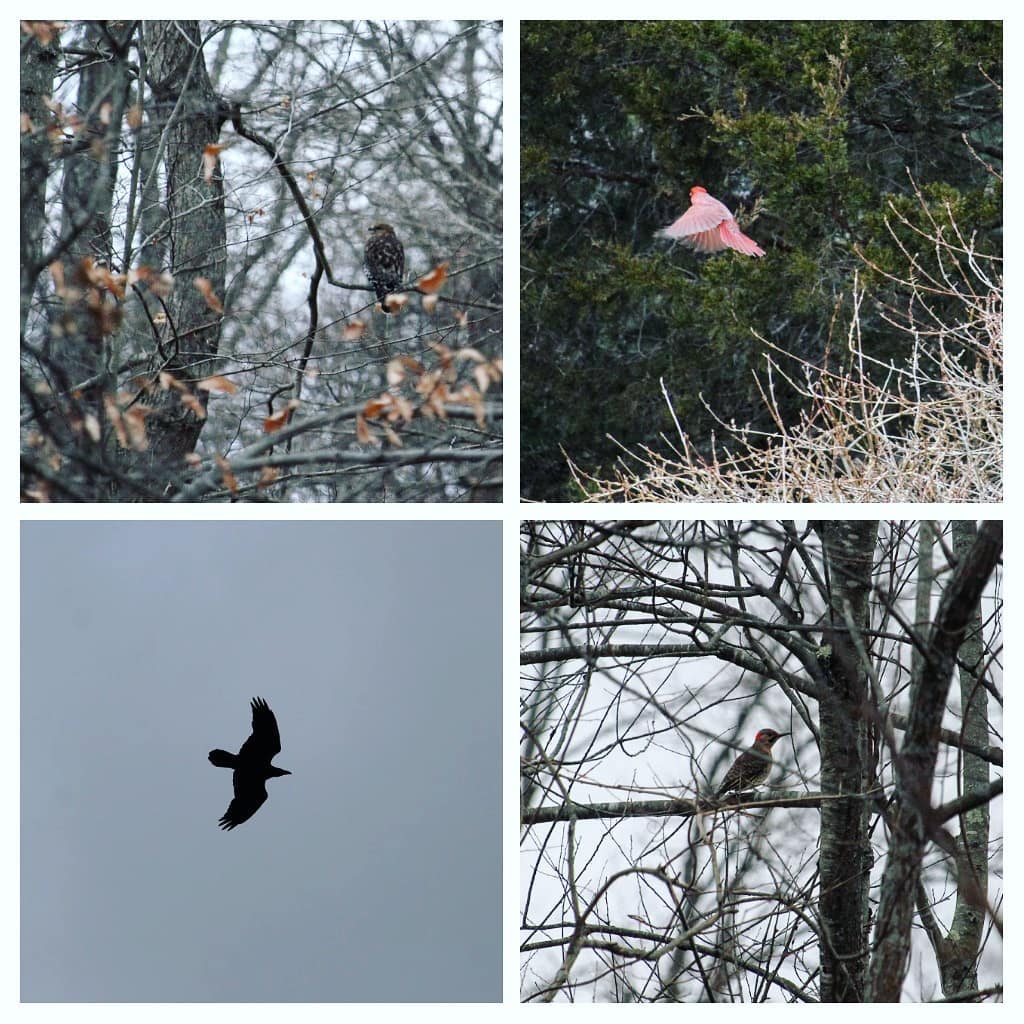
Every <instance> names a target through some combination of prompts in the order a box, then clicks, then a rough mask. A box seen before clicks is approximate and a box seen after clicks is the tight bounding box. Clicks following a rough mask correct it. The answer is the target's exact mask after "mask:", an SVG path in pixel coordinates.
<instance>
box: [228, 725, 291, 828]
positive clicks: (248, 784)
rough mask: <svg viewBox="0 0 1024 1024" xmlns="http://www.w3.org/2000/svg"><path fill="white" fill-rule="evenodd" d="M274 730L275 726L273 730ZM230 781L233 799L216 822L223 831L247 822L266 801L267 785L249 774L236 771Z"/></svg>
mask: <svg viewBox="0 0 1024 1024" xmlns="http://www.w3.org/2000/svg"><path fill="white" fill-rule="evenodd" d="M270 717H271V718H273V717H274V716H273V715H271V716H270ZM276 728H277V727H276V726H275V730H276ZM231 781H232V782H233V783H234V787H235V799H234V800H232V801H231V803H230V804H228V809H227V810H226V811H225V812H224V816H223V817H222V818H221V819H220V821H218V822H217V824H218V825H220V827H221V828H222V829H225V830H230V829H233V828H234V827H235V826H236V825H241V824H242V822H243V821H248V820H249V819H250V818H251V817H252V816H253V815H254V814H255V813H256V812H257V811H258V810H259V809H260V808H261V807H262V806H263V804H264V801H265V800H266V799H267V784H266V783H265V782H264V781H263V780H262V779H260V778H257V777H256V776H254V775H253V774H252V773H251V772H245V771H236V772H235V774H234V775H233V776H232V780H231Z"/></svg>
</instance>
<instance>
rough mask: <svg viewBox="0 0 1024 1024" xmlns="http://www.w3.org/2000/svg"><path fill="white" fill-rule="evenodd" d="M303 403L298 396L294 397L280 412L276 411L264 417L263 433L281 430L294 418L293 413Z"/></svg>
mask: <svg viewBox="0 0 1024 1024" xmlns="http://www.w3.org/2000/svg"><path fill="white" fill-rule="evenodd" d="M301 404H302V403H301V402H300V401H299V400H298V399H297V398H293V399H292V400H291V401H290V402H289V403H288V404H287V405H286V406H285V407H284V408H283V409H281V410H280V411H279V412H275V413H273V414H272V415H270V416H268V417H267V418H266V419H264V421H263V433H265V434H272V433H273V432H274V431H275V430H280V429H281V428H282V427H283V426H286V425H287V424H288V422H289V421H290V420H291V418H292V413H293V412H295V410H296V409H298V407H299V406H300V405H301Z"/></svg>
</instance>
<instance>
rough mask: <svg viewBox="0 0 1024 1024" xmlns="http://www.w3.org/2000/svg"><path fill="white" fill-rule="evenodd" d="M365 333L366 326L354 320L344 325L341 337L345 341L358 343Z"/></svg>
mask: <svg viewBox="0 0 1024 1024" xmlns="http://www.w3.org/2000/svg"><path fill="white" fill-rule="evenodd" d="M365 333H366V324H364V323H363V321H362V320H354V321H353V322H352V323H350V324H345V329H344V330H343V331H342V332H341V337H342V338H343V339H344V340H345V341H358V340H359V339H360V338H361V337H362V336H363V335H364V334H365Z"/></svg>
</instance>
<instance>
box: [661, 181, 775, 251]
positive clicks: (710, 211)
mask: <svg viewBox="0 0 1024 1024" xmlns="http://www.w3.org/2000/svg"><path fill="white" fill-rule="evenodd" d="M690 202H691V203H692V205H691V206H690V208H689V209H688V210H687V211H686V213H684V214H683V215H682V217H680V218H679V220H677V221H676V222H675V224H670V225H669V226H668V227H667V228H662V229H661V230H660V231H656V232H655V234H657V235H661V237H662V238H678V239H679V240H680V241H682V242H683V243H685V244H686V245H692V246H693V247H694V249H696V250H697V252H721V251H722V250H723V249H735V250H736V251H737V252H742V253H745V254H746V255H747V256H763V255H764V249H762V248H761V247H760V246H759V245H758V244H757V242H755V241H754V240H753V239H752V238H747V236H746V235H745V234H743V232H742V231H740V228H739V225H738V224H737V223H736V220H735V218H734V217H733V215H732V214H731V213H730V212H729V210H728V208H727V207H726V206H725V204H724V203H720V202H719V201H718V200H717V199H715V197H714V196H709V195H708V190H707V189H706V188H701V186H700V185H694V186H693V188H691V189H690Z"/></svg>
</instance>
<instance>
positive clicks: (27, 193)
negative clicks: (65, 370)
mask: <svg viewBox="0 0 1024 1024" xmlns="http://www.w3.org/2000/svg"><path fill="white" fill-rule="evenodd" d="M59 56H60V45H59V44H58V42H57V41H56V39H54V40H53V41H52V42H50V43H48V44H47V45H46V46H43V45H42V44H41V43H40V42H39V41H38V40H37V39H34V38H32V39H27V40H24V41H23V42H22V47H21V111H22V114H23V115H25V116H26V117H27V118H28V120H27V121H25V122H23V124H22V134H21V333H22V335H24V333H25V320H26V318H27V317H28V310H29V306H30V305H31V302H32V294H33V292H34V291H35V287H36V281H37V279H38V275H39V272H40V270H41V269H42V268H41V267H40V265H39V261H40V259H41V258H42V254H43V232H44V231H45V229H46V179H47V177H48V175H49V173H50V150H51V148H52V147H51V143H50V140H49V139H48V138H47V135H46V131H45V129H46V125H47V124H48V122H49V120H50V114H49V111H48V110H47V109H46V104H45V102H44V101H45V100H46V99H47V98H49V97H50V96H51V95H53V76H54V72H55V70H56V67H57V60H58V58H59Z"/></svg>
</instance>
